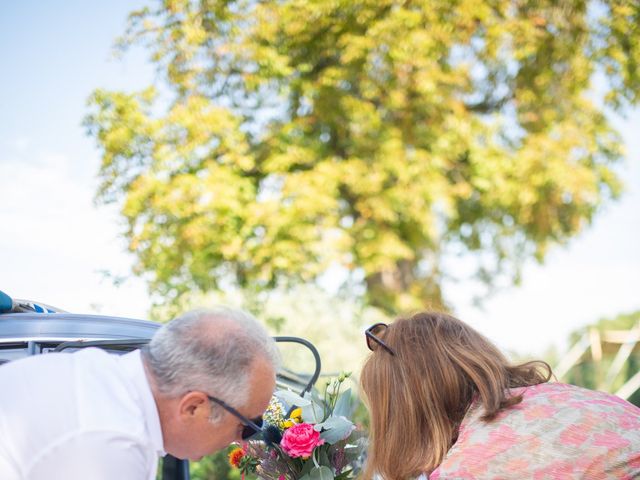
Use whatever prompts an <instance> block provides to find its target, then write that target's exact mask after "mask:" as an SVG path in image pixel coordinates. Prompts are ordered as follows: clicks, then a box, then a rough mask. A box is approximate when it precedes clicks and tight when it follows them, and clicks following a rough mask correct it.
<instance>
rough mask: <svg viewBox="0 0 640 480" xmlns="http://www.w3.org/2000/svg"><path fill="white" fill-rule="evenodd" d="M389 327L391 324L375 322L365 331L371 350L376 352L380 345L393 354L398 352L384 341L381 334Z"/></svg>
mask: <svg viewBox="0 0 640 480" xmlns="http://www.w3.org/2000/svg"><path fill="white" fill-rule="evenodd" d="M388 327H389V325H387V324H386V323H374V324H373V325H371V326H370V327H369V328H367V329H366V330H365V331H364V335H365V339H366V340H367V347H368V348H369V350H371V351H372V352H375V351H376V349H377V348H378V347H379V346H380V347H382V348H384V349H385V350H386V351H387V352H389V353H390V354H391V355H395V354H396V352H394V351H393V348H391V347H390V346H389V345H387V344H386V343H384V341H382V339H381V338H380V335H382V334H383V333H384V332H385V331H386V330H387V328H388Z"/></svg>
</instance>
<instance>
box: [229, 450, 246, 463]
mask: <svg viewBox="0 0 640 480" xmlns="http://www.w3.org/2000/svg"><path fill="white" fill-rule="evenodd" d="M242 457H244V450H243V449H242V448H240V447H238V448H234V449H233V450H231V451H230V452H229V464H230V465H231V466H232V467H236V468H240V461H241V460H242Z"/></svg>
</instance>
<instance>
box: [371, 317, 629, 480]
mask: <svg viewBox="0 0 640 480" xmlns="http://www.w3.org/2000/svg"><path fill="white" fill-rule="evenodd" d="M366 340H367V345H368V347H369V348H370V349H371V350H372V353H371V355H370V356H369V358H368V359H367V361H366V363H365V365H364V367H363V369H362V374H361V379H360V383H361V387H362V391H363V393H364V395H365V399H366V403H367V406H368V408H369V411H370V415H371V423H370V447H369V453H368V459H367V464H366V466H365V471H364V478H365V480H369V479H371V478H373V477H374V476H378V475H379V476H381V477H382V478H383V479H384V480H400V479H402V480H404V479H408V478H415V477H418V476H421V475H424V476H427V477H428V478H429V479H430V480H434V479H441V480H444V479H474V478H475V479H492V478H495V479H497V478H500V479H511V478H513V479H516V478H517V479H522V478H541V479H543V478H552V479H565V478H584V479H594V480H595V479H606V478H612V479H613V478H615V479H622V478H628V479H631V478H640V409H638V408H637V407H635V406H633V405H632V404H630V403H628V402H626V401H624V400H622V399H620V398H618V397H614V396H612V395H608V394H605V393H601V392H594V391H591V390H586V389H582V388H579V387H575V386H571V385H564V384H560V383H555V382H549V380H550V379H551V377H552V374H551V368H550V367H549V365H547V364H546V363H544V362H542V361H535V362H528V363H524V364H521V365H511V364H509V362H508V361H507V360H506V358H505V357H504V355H503V354H502V353H500V351H499V350H498V349H497V348H496V347H495V346H494V345H493V344H491V342H489V341H488V340H487V339H486V338H484V337H483V336H482V335H481V334H480V333H478V332H477V331H475V330H474V329H472V328H471V327H469V326H468V325H466V324H465V323H463V322H461V321H460V320H458V319H456V318H454V317H452V316H450V315H447V314H444V313H434V312H423V313H418V314H416V315H414V316H412V317H410V318H401V319H398V320H396V321H395V322H394V323H392V324H390V325H386V324H375V325H373V326H372V327H370V328H369V329H367V331H366ZM423 478H424V477H423Z"/></svg>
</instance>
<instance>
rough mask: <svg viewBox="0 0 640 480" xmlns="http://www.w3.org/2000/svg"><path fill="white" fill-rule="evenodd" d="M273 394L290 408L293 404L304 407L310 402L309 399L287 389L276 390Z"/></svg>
mask: <svg viewBox="0 0 640 480" xmlns="http://www.w3.org/2000/svg"><path fill="white" fill-rule="evenodd" d="M274 395H275V396H276V397H278V399H280V400H281V401H283V402H284V403H285V404H286V406H287V408H291V407H292V406H294V405H295V406H296V407H305V406H307V405H310V404H311V401H310V400H308V399H306V398H302V397H301V396H300V395H297V394H295V393H293V392H290V391H288V390H278V391H277V392H275V393H274ZM303 418H304V417H303Z"/></svg>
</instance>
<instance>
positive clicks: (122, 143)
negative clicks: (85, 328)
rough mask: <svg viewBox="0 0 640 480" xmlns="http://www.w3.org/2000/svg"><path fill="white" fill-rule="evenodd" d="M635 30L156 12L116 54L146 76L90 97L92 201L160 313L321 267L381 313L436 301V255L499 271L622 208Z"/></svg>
mask: <svg viewBox="0 0 640 480" xmlns="http://www.w3.org/2000/svg"><path fill="white" fill-rule="evenodd" d="M638 25H640V5H639V4H638V3H637V2H634V1H624V0H607V1H603V2H595V1H580V0H554V1H550V0H546V1H545V0H511V1H507V0H483V1H476V0H473V1H471V0H457V1H450V0H446V1H445V0H432V1H421V2H419V1H410V0H404V1H400V0H281V1H277V2H265V1H259V0H235V1H234V0H226V1H225V0H199V1H193V0H165V1H164V2H158V3H156V4H155V7H154V8H151V7H147V8H144V9H142V10H140V11H137V12H134V13H132V14H131V16H130V19H129V26H128V29H127V32H126V34H125V35H124V37H123V38H122V39H121V40H120V43H119V45H120V46H121V47H122V48H123V49H126V48H127V47H128V46H130V45H132V44H142V45H145V46H146V48H148V49H149V51H150V53H151V58H152V61H153V62H155V64H156V65H157V67H158V70H159V72H160V73H161V75H160V76H159V80H158V85H155V86H150V87H149V88H148V89H145V90H144V91H140V92H120V91H105V90H96V91H95V92H94V94H93V95H92V97H91V99H90V112H89V114H88V115H87V118H86V125H87V127H88V131H89V132H90V134H91V135H93V136H94V137H95V138H96V140H97V143H98V145H99V147H100V148H101V151H102V164H101V169H100V179H101V186H100V189H99V192H98V194H97V198H98V200H100V201H102V202H107V203H109V202H120V203H121V206H122V210H121V212H122V216H123V218H124V219H125V220H126V222H127V230H126V236H127V238H128V240H129V248H130V250H131V251H132V252H134V253H135V254H136V256H137V259H138V263H137V267H136V272H137V273H138V274H141V275H146V276H147V278H148V280H149V284H150V287H151V291H152V292H154V293H156V294H158V295H159V296H161V297H162V298H163V299H165V300H168V301H178V299H179V298H180V296H181V295H182V294H183V293H184V292H187V291H190V290H198V291H203V292H206V291H211V290H217V289H222V288H226V287H228V286H237V287H240V288H250V289H252V290H255V291H261V290H264V289H267V290H268V289H272V288H275V287H278V286H288V285H292V284H298V283H304V282H312V281H314V280H316V279H317V278H318V277H319V276H321V275H323V274H324V273H325V272H326V271H327V270H328V269H330V268H335V267H338V268H339V269H342V270H343V271H345V272H348V276H347V278H348V281H347V282H346V283H347V284H348V285H351V286H352V287H353V288H354V291H356V292H360V293H362V294H363V295H364V297H365V298H366V299H368V301H369V302H370V303H371V304H372V305H375V306H378V307H381V308H383V309H385V310H386V311H397V310H406V309H413V308H420V307H422V306H423V305H424V304H425V303H431V304H432V305H433V304H436V305H438V304H442V303H443V301H444V299H443V298H442V293H441V282H442V279H443V276H444V275H445V274H449V275H451V274H453V273H454V272H447V271H445V269H444V267H443V263H442V259H443V257H445V256H446V255H457V254H470V255H469V256H470V257H472V258H474V259H476V262H477V268H476V270H475V272H476V275H477V276H478V278H480V279H482V280H483V281H484V282H486V284H487V285H489V286H490V285H492V284H494V282H495V281H496V280H497V279H499V278H507V279H510V280H517V279H518V275H519V270H520V266H521V265H522V262H523V261H524V260H526V259H528V258H531V257H533V258H535V259H537V260H538V261H543V260H544V258H545V255H546V252H547V251H548V248H549V247H551V246H553V245H555V244H560V243H563V242H566V241H567V240H568V239H570V238H571V237H572V236H574V235H575V234H577V233H578V232H580V231H581V229H583V228H584V227H585V225H588V224H589V222H590V221H591V219H592V218H593V216H594V214H595V213H596V212H597V210H598V208H599V206H600V205H602V203H603V202H605V201H607V200H608V199H610V198H613V197H615V196H616V195H618V193H619V191H620V185H619V181H618V178H617V177H616V175H615V172H614V170H613V169H612V168H613V167H614V164H615V162H616V161H617V160H618V159H619V158H621V155H622V152H621V145H620V139H619V137H618V135H617V134H616V132H615V131H614V130H613V129H612V127H611V126H610V125H609V122H608V121H607V118H606V116H605V110H606V109H612V110H618V111H624V109H625V108H626V107H627V106H628V105H630V104H635V103H637V102H638V100H639V99H640V73H639V72H640V71H639V69H638V62H639V61H640V42H639V41H638V38H640V37H639V35H638V33H639V26H638ZM594 78H599V79H600V80H603V81H601V82H600V84H601V85H602V86H601V87H598V88H597V89H594V87H593V84H594V83H593V82H594ZM594 92H595V93H594ZM598 92H600V93H603V95H602V97H603V98H602V102H600V99H599V97H598V95H597V93H598Z"/></svg>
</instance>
